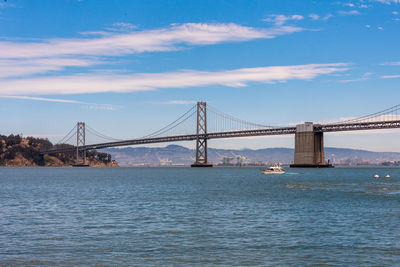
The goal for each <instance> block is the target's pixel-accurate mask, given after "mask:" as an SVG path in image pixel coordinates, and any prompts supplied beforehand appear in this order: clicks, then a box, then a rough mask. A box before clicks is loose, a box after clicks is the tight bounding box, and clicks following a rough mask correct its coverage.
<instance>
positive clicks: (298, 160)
mask: <svg viewBox="0 0 400 267" xmlns="http://www.w3.org/2000/svg"><path fill="white" fill-rule="evenodd" d="M315 126H318V125H314V124H313V123H312V122H306V123H304V124H299V125H297V126H296V134H295V145H294V146H295V148H294V163H293V164H292V165H290V167H294V168H327V167H333V166H332V165H331V164H326V163H325V155H324V133H323V132H322V131H319V130H317V129H316V128H318V127H315Z"/></svg>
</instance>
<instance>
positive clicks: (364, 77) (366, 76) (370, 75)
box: [340, 72, 374, 83]
mask: <svg viewBox="0 0 400 267" xmlns="http://www.w3.org/2000/svg"><path fill="white" fill-rule="evenodd" d="M372 75H374V73H372V72H365V73H364V74H363V75H362V76H361V77H360V78H355V79H347V80H340V82H342V83H349V82H360V81H366V80H369V79H371V77H372Z"/></svg>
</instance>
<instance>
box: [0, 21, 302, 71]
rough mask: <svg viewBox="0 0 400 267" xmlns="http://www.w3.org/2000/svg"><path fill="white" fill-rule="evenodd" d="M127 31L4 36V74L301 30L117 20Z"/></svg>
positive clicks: (0, 62)
mask: <svg viewBox="0 0 400 267" xmlns="http://www.w3.org/2000/svg"><path fill="white" fill-rule="evenodd" d="M114 27H120V28H123V29H129V32H122V33H121V32H118V33H116V32H110V31H107V32H90V33H88V32H87V33H84V34H85V35H86V37H81V38H71V39H43V40H39V41H22V40H19V41H10V40H8V41H0V78H6V77H15V76H23V75H33V74H40V73H45V72H47V71H60V70H62V69H64V68H66V67H88V66H92V65H95V64H99V63H102V62H104V58H105V57H110V56H124V55H129V54H137V53H145V52H161V51H172V50H179V49H183V48H185V47H188V46H199V45H213V44H219V43H223V42H242V41H249V40H254V39H272V38H275V37H277V36H280V35H285V34H291V33H295V32H301V31H303V30H304V29H303V28H300V27H294V26H285V25H280V26H274V27H272V28H268V29H265V28H262V29H258V28H252V27H246V26H241V25H238V24H234V23H225V24H223V23H215V24H206V23H185V24H179V25H178V24H177V25H172V26H169V27H167V28H162V29H155V30H142V31H132V28H133V27H134V26H133V25H130V24H127V23H116V24H115V25H114Z"/></svg>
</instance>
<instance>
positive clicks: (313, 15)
mask: <svg viewBox="0 0 400 267" xmlns="http://www.w3.org/2000/svg"><path fill="white" fill-rule="evenodd" d="M308 17H309V18H310V19H312V20H322V21H327V20H328V19H330V18H333V15H332V14H327V15H325V16H324V17H321V16H320V15H318V14H309V15H308Z"/></svg>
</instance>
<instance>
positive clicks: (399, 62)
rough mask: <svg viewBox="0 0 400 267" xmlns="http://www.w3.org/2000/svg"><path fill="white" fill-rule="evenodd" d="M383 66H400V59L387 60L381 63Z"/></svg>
mask: <svg viewBox="0 0 400 267" xmlns="http://www.w3.org/2000/svg"><path fill="white" fill-rule="evenodd" d="M380 65H381V66H400V61H398V62H385V63H382V64H380Z"/></svg>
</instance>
